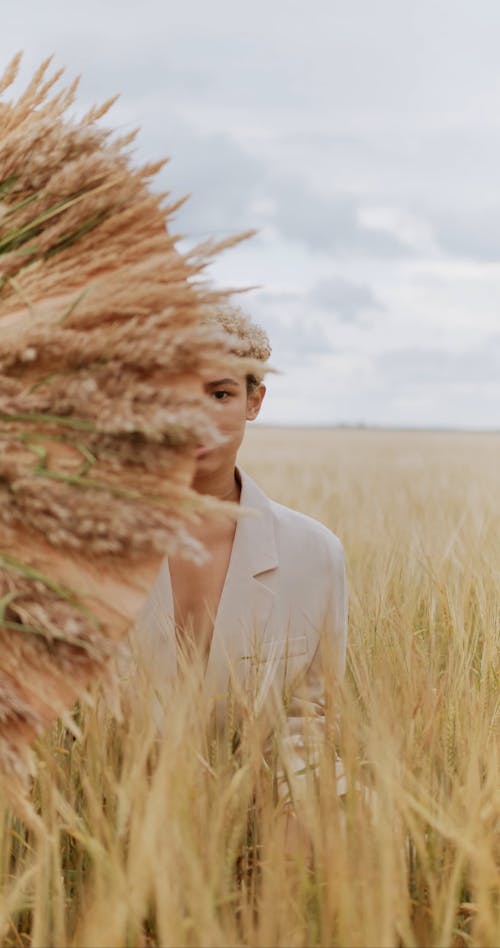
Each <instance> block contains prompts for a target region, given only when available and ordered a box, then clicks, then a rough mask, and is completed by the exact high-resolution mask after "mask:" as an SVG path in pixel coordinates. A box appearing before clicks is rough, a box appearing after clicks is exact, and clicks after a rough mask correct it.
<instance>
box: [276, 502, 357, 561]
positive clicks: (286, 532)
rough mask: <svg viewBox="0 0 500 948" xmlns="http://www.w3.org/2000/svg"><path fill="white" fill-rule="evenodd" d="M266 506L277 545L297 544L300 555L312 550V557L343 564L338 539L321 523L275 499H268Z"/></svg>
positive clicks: (295, 545)
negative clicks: (271, 519) (272, 521)
mask: <svg viewBox="0 0 500 948" xmlns="http://www.w3.org/2000/svg"><path fill="white" fill-rule="evenodd" d="M269 506H270V510H271V512H272V516H273V520H274V524H275V531H276V536H277V539H278V542H279V543H280V545H283V544H286V547H287V548H288V549H290V548H292V549H296V548H298V549H300V550H301V551H302V554H303V555H304V554H305V553H307V552H312V553H313V554H314V559H315V560H316V561H317V559H318V557H321V558H322V559H324V560H325V561H329V562H333V563H338V564H339V566H340V565H342V564H343V561H344V551H343V547H342V543H341V541H340V540H339V538H338V536H337V535H336V534H335V533H333V532H332V531H331V530H330V529H329V528H328V527H326V526H325V524H323V523H321V522H320V521H319V520H315V519H314V518H313V517H309V516H307V514H304V513H300V512H299V511H298V510H292V509H291V508H290V507H285V506H284V505H283V504H279V503H277V502H276V501H275V500H271V499H269Z"/></svg>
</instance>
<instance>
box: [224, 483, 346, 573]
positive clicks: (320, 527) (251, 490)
mask: <svg viewBox="0 0 500 948" xmlns="http://www.w3.org/2000/svg"><path fill="white" fill-rule="evenodd" d="M240 476H241V479H242V496H241V502H242V505H243V506H246V507H249V508H253V509H255V510H257V511H258V512H259V514H260V515H261V521H260V522H261V528H260V531H262V532H260V531H259V535H260V537H262V536H263V534H264V533H267V536H266V539H267V540H268V541H270V542H273V543H275V544H276V547H277V553H278V559H279V561H280V564H284V563H288V564H290V563H291V562H293V561H294V562H296V563H297V564H299V563H300V566H301V568H302V570H305V571H314V570H315V569H316V570H317V568H318V565H320V566H321V567H324V568H325V569H327V570H328V572H329V573H331V571H332V569H333V571H334V572H335V571H337V568H338V569H339V570H343V568H344V567H343V564H344V553H343V549H342V544H341V542H340V540H339V538H338V537H337V536H336V535H335V534H334V533H332V531H331V530H329V529H328V527H326V526H325V525H324V524H323V523H320V522H319V520H314V519H313V517H309V516H307V514H304V513H299V511H297V510H292V509H291V508H290V507H285V506H284V505H283V504H279V503H277V502H276V501H275V500H271V499H270V498H269V497H268V496H267V495H266V494H265V493H264V492H263V491H262V490H261V488H260V487H258V486H257V484H255V483H254V481H252V480H251V478H249V477H248V475H247V474H245V473H244V472H243V471H241V472H240ZM264 524H267V527H264ZM271 537H272V538H273V539H272V540H271Z"/></svg>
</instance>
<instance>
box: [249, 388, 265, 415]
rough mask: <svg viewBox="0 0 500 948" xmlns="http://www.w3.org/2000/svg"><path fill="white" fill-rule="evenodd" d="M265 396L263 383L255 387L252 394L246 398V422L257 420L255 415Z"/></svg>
mask: <svg viewBox="0 0 500 948" xmlns="http://www.w3.org/2000/svg"><path fill="white" fill-rule="evenodd" d="M265 394H266V386H265V385H264V384H263V382H261V383H260V385H257V386H256V387H255V388H254V389H253V391H252V392H250V394H249V395H248V397H247V415H246V418H247V421H254V420H255V419H256V418H257V415H258V414H259V412H260V408H261V405H262V402H263V401H264V395H265Z"/></svg>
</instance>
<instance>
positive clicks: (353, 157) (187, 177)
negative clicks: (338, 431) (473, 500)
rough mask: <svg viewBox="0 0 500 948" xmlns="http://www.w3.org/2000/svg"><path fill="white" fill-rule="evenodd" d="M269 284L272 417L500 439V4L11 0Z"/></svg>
mask: <svg viewBox="0 0 500 948" xmlns="http://www.w3.org/2000/svg"><path fill="white" fill-rule="evenodd" d="M1 10H2V30H1V33H0V56H1V59H2V62H3V64H6V62H7V61H8V60H9V59H10V58H11V56H12V55H13V53H14V52H16V51H17V50H18V49H19V48H23V49H24V50H25V64H24V70H23V75H24V78H25V79H26V80H27V78H28V77H29V75H30V72H31V71H32V69H33V68H34V67H35V66H36V65H37V64H38V63H39V62H40V60H41V59H42V58H43V57H45V56H46V55H47V54H49V53H51V52H53V53H54V54H55V63H56V65H58V66H60V65H64V66H66V67H67V70H68V76H69V77H71V78H72V77H73V76H74V75H75V74H80V73H81V75H82V82H81V89H80V100H79V101H80V102H81V104H82V107H83V108H86V107H87V106H88V105H89V104H91V103H92V102H95V101H102V100H103V99H105V98H107V97H108V96H109V95H111V94H113V93H114V92H120V93H121V100H120V102H119V103H118V104H117V106H115V108H114V111H113V113H112V122H113V124H115V125H117V126H120V127H121V128H124V129H127V128H132V127H135V126H137V125H140V126H141V129H142V131H141V135H140V138H139V143H138V147H137V155H138V158H140V159H144V158H157V157H160V156H163V155H170V156H171V158H172V161H171V163H170V164H169V165H168V167H167V168H166V169H165V171H164V172H163V174H162V179H161V182H160V183H161V186H162V187H167V188H169V189H172V190H173V191H174V193H175V194H176V195H182V194H186V193H188V192H189V193H190V194H191V198H190V200H189V202H188V203H187V204H186V205H185V206H184V208H183V209H182V210H181V211H180V212H179V213H178V217H177V228H178V230H179V232H180V233H183V234H185V235H187V236H188V237H190V238H191V239H200V238H204V237H207V236H210V235H215V236H222V235H226V234H232V233H238V232H239V231H242V230H247V229H248V228H256V229H257V230H258V232H259V233H258V236H257V237H255V238H253V240H251V241H250V242H248V243H246V244H244V245H242V246H241V247H240V248H238V249H237V250H232V251H230V252H228V253H227V254H225V255H224V256H223V257H221V258H220V260H218V261H217V262H216V263H215V264H214V266H213V268H212V278H213V280H214V281H215V282H216V283H217V284H218V285H221V286H250V285H252V286H255V285H258V286H260V287H261V289H259V290H258V291H253V292H251V293H250V294H248V295H247V297H246V299H245V305H246V307H247V309H248V310H249V311H250V312H251V313H252V314H253V315H254V316H255V317H256V318H257V319H258V320H259V321H260V322H262V324H263V325H264V326H265V327H266V328H267V330H268V331H269V334H270V336H271V341H272V344H273V363H274V365H275V366H276V367H277V368H278V369H280V370H281V371H282V375H281V376H280V377H276V378H273V379H272V380H271V381H270V385H269V389H270V391H269V397H268V400H267V404H266V406H265V410H264V412H263V420H264V421H267V422H269V423H270V422H273V423H285V424H292V423H305V424H314V423H321V424H330V423H349V424H352V423H365V424H377V425H384V424H388V425H408V426H441V425H445V426H453V427H471V428H488V427H490V428H500V306H499V303H500V56H499V53H498V50H499V48H500V3H499V2H498V0H474V3H472V2H471V0H419V2H418V3H415V2H414V0H307V2H306V0H300V2H297V0H252V2H251V3H248V2H247V3H242V2H239V0H211V2H210V3H207V2H206V0H183V2H179V0H175V2H173V0H140V2H139V0H137V2H132V0H85V2H80V3H78V4H76V3H74V2H69V0H44V2H40V0H1Z"/></svg>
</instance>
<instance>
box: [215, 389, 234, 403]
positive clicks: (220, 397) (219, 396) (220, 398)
mask: <svg viewBox="0 0 500 948" xmlns="http://www.w3.org/2000/svg"><path fill="white" fill-rule="evenodd" d="M230 397H231V396H230V393H229V392H226V391H225V390H224V389H217V390H216V391H215V392H212V398H215V400H216V401H217V402H225V401H226V399H227V398H230Z"/></svg>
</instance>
